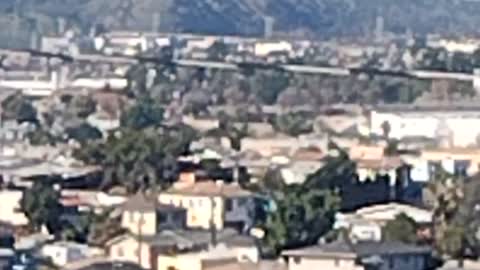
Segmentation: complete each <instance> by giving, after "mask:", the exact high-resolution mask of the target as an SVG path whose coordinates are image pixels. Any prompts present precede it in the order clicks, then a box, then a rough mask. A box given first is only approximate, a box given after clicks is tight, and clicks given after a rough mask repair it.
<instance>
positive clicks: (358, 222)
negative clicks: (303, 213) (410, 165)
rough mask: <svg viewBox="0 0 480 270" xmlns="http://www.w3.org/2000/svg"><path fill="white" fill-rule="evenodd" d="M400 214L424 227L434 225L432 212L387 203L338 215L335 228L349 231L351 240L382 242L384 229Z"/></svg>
mask: <svg viewBox="0 0 480 270" xmlns="http://www.w3.org/2000/svg"><path fill="white" fill-rule="evenodd" d="M399 214H406V215H407V216H409V217H410V218H412V219H413V220H414V221H415V222H416V223H417V224H419V225H421V226H424V227H428V226H429V225H431V223H432V216H433V215H432V212H431V211H428V210H425V209H421V208H418V207H415V206H411V205H407V204H399V203H387V204H378V205H373V206H368V207H363V208H360V209H358V210H356V211H353V212H347V213H338V214H337V215H336V217H335V224H334V227H335V228H336V229H340V228H344V229H347V230H348V231H349V233H350V238H351V239H354V240H358V241H367V240H368V241H380V240H381V239H382V228H383V227H384V226H385V224H386V223H387V222H388V221H391V220H394V219H395V217H396V216H398V215H399Z"/></svg>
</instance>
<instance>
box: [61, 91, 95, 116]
mask: <svg viewBox="0 0 480 270" xmlns="http://www.w3.org/2000/svg"><path fill="white" fill-rule="evenodd" d="M96 108H97V104H96V103H95V101H94V100H93V99H92V97H90V96H86V95H78V96H74V97H73V98H72V99H71V100H70V102H69V104H68V109H69V110H71V111H72V112H73V114H74V115H75V116H77V117H80V118H87V117H88V116H89V115H90V114H92V113H94V112H95V110H96Z"/></svg>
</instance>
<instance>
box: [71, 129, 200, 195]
mask: <svg viewBox="0 0 480 270" xmlns="http://www.w3.org/2000/svg"><path fill="white" fill-rule="evenodd" d="M195 136H196V134H195V133H194V132H193V131H192V130H191V129H190V128H187V127H184V126H179V127H176V128H175V129H169V130H166V129H164V130H155V129H143V130H130V129H125V130H122V131H119V132H117V133H115V134H112V135H110V136H109V137H108V138H107V140H106V141H98V142H93V143H90V144H88V145H86V146H84V147H82V148H80V149H77V150H76V151H75V153H74V155H75V157H77V158H78V159H80V160H82V161H84V162H85V163H87V164H91V165H98V166H101V167H102V168H103V182H102V188H103V189H108V188H112V187H114V186H122V187H126V188H127V189H128V190H129V191H130V192H136V191H137V190H138V189H147V188H155V187H164V186H167V185H169V184H170V183H171V182H172V181H174V180H176V176H177V175H176V173H177V167H176V165H177V163H176V158H177V157H178V156H180V155H181V154H183V153H185V152H187V151H188V148H189V145H190V142H191V141H192V140H193V139H194V137H195Z"/></svg>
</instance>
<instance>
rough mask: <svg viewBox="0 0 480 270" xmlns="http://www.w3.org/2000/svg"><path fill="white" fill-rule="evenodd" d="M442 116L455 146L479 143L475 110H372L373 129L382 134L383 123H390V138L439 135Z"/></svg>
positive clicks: (479, 120)
mask: <svg viewBox="0 0 480 270" xmlns="http://www.w3.org/2000/svg"><path fill="white" fill-rule="evenodd" d="M440 119H444V120H445V123H446V125H447V126H448V128H449V129H450V130H451V131H452V133H453V134H452V135H453V136H452V143H453V146H460V147H466V146H471V145H476V141H477V137H478V135H479V134H480V114H478V113H474V112H464V113H462V112H425V113H382V112H375V111H372V113H371V118H370V120H371V123H370V128H371V132H372V133H374V134H378V135H382V134H383V130H382V124H383V123H384V122H388V123H389V124H390V129H391V131H390V137H391V138H395V139H401V138H403V137H407V136H423V137H427V138H436V137H437V129H438V126H439V123H440V122H441V121H440Z"/></svg>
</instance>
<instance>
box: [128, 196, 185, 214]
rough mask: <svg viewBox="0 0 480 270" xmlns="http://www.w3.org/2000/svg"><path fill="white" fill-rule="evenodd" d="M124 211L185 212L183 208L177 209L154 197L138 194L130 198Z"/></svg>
mask: <svg viewBox="0 0 480 270" xmlns="http://www.w3.org/2000/svg"><path fill="white" fill-rule="evenodd" d="M122 210H123V211H139V212H153V211H156V210H160V211H180V210H181V211H183V208H179V207H175V206H172V205H165V204H160V203H158V202H157V201H156V199H155V198H153V197H148V196H145V195H144V194H141V193H137V194H135V195H134V196H132V197H130V198H129V199H128V200H127V201H126V202H125V203H124V204H123V205H122Z"/></svg>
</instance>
